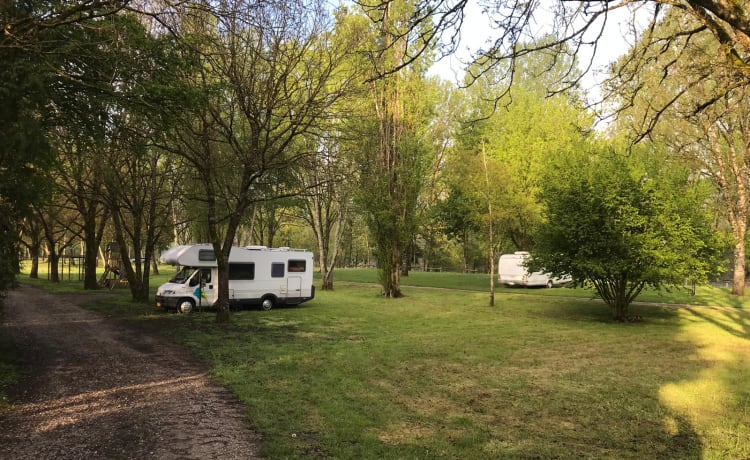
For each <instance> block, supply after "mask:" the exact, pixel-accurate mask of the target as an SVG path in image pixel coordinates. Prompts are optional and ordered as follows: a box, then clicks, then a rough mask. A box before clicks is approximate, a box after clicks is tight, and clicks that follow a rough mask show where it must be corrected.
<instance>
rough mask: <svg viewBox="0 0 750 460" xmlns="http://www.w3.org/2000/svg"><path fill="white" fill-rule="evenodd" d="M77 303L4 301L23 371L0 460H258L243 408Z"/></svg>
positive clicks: (24, 292)
mask: <svg viewBox="0 0 750 460" xmlns="http://www.w3.org/2000/svg"><path fill="white" fill-rule="evenodd" d="M87 298H88V299H89V300H90V297H87ZM76 301H77V298H76V296H72V295H59V294H58V295H52V294H48V293H46V292H44V291H41V290H38V289H34V288H31V287H20V288H18V289H16V290H14V291H13V292H11V293H10V294H9V296H8V298H7V299H6V301H5V302H6V306H5V309H4V311H5V315H4V318H3V319H4V321H3V324H2V328H3V329H4V330H3V331H2V332H1V333H3V334H9V335H10V336H11V337H12V339H13V340H14V341H15V342H16V343H17V344H18V346H19V348H20V352H21V358H22V360H23V363H24V367H23V368H22V372H23V376H22V379H21V383H20V385H18V387H17V388H15V389H12V390H11V394H10V397H11V402H12V403H13V405H12V406H11V407H10V408H8V409H5V410H3V411H0V458H2V459H53V458H54V459H125V458H127V459H130V458H158V459H211V458H221V459H255V458H258V455H257V452H258V446H259V442H260V439H259V436H258V435H257V434H256V433H254V432H253V431H251V430H249V429H248V428H247V427H246V426H245V417H244V413H243V408H242V406H241V405H240V403H239V402H238V401H237V400H236V399H234V398H233V397H232V395H231V394H230V393H229V392H228V391H226V390H225V389H224V388H222V387H220V386H218V385H217V384H216V383H215V382H213V381H212V379H211V378H210V377H209V376H208V375H207V371H206V369H205V368H204V367H203V366H201V365H200V364H198V363H197V362H196V361H195V360H194V359H193V358H192V357H191V356H190V354H189V353H187V352H186V351H185V350H183V349H181V348H180V347H177V346H175V345H172V344H170V343H168V342H166V341H164V340H163V339H160V338H157V337H154V336H152V335H151V334H148V333H147V332H143V331H138V330H135V329H133V328H131V327H127V326H125V325H123V324H118V323H117V322H115V321H112V320H109V319H105V318H103V317H102V316H100V315H98V314H96V313H93V312H90V311H86V310H83V309H81V308H79V307H77V306H76V305H75V303H76Z"/></svg>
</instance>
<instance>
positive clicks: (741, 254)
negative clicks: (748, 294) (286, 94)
mask: <svg viewBox="0 0 750 460" xmlns="http://www.w3.org/2000/svg"><path fill="white" fill-rule="evenodd" d="M735 236H736V237H737V243H736V244H735V245H734V284H733V286H732V295H736V296H743V295H745V238H744V237H745V235H742V238H741V239H740V237H739V235H735Z"/></svg>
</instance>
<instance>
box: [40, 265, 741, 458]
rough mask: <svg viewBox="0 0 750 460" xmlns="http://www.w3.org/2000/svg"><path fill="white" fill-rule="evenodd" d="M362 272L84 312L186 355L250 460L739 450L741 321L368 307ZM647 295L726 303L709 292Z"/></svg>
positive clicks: (536, 307)
mask: <svg viewBox="0 0 750 460" xmlns="http://www.w3.org/2000/svg"><path fill="white" fill-rule="evenodd" d="M167 274H171V271H167ZM166 276H167V275H162V277H166ZM344 279H347V280H350V281H342V280H344ZM375 279H376V275H375V272H373V271H369V270H353V271H348V270H342V271H340V272H339V273H338V274H337V283H336V290H335V291H333V292H322V291H318V293H317V297H316V299H315V300H313V301H311V302H309V303H306V304H303V305H301V306H299V307H294V308H282V309H277V310H273V311H270V312H261V311H253V310H249V311H242V312H236V313H234V314H233V315H232V323H231V324H230V325H223V326H219V325H216V324H215V322H214V316H213V314H212V313H197V314H192V315H178V314H164V313H159V312H154V311H153V310H152V309H150V308H149V307H147V306H135V305H133V304H131V303H129V302H127V291H126V290H115V291H113V293H114V294H113V295H112V296H111V297H102V296H101V295H96V296H95V297H94V298H92V299H95V300H94V301H93V303H92V305H91V307H92V308H96V309H97V310H100V311H103V312H107V313H109V314H112V315H118V316H123V315H125V316H129V317H131V318H136V319H138V320H139V321H144V322H149V324H148V327H149V328H153V329H155V330H160V331H161V332H162V333H163V334H165V335H167V336H169V337H171V338H172V339H173V340H175V341H178V342H180V343H183V344H185V345H187V346H189V347H191V348H192V349H193V350H194V351H195V353H196V354H197V355H199V356H200V357H201V358H202V359H204V360H205V361H206V362H207V363H208V364H209V365H210V366H211V367H212V369H213V372H214V373H215V375H216V376H217V377H218V378H219V379H220V380H221V381H223V382H225V383H226V384H227V385H228V386H230V387H231V388H232V389H233V391H234V392H235V393H236V394H237V396H238V397H239V398H240V399H241V400H242V401H243V403H244V404H245V405H246V407H247V414H248V420H249V423H251V424H252V425H253V426H254V427H255V428H256V429H258V430H259V431H260V432H261V433H262V435H263V449H264V450H263V454H264V455H265V456H267V457H268V458H299V457H328V458H372V459H381V458H394V459H397V458H398V459H401V458H472V459H473V458H618V459H619V458H675V459H686V458H706V459H725V458H737V459H740V458H748V457H750V422H749V420H750V341H748V339H749V338H750V313H748V311H747V310H744V309H737V308H697V307H688V308H679V309H676V308H668V307H664V308H662V307H655V306H644V305H638V306H635V307H634V314H637V315H640V316H642V317H643V318H644V321H643V322H640V323H632V324H611V323H609V322H608V310H607V309H606V308H605V307H604V306H603V305H602V304H601V303H599V302H597V301H592V300H588V297H590V293H589V294H586V292H585V291H581V290H573V289H535V290H524V289H504V288H502V289H500V290H499V291H498V295H497V303H496V306H495V307H489V306H488V302H487V295H486V294H485V293H481V292H466V291H459V290H438V289H425V288H421V287H410V286H406V287H405V288H404V292H405V294H406V297H404V298H402V299H397V300H386V299H382V298H381V297H380V296H379V292H380V289H379V288H378V287H377V286H376V285H370V284H363V283H366V282H369V281H373V280H375ZM483 279H484V281H486V275H462V274H448V273H432V274H424V273H419V274H418V273H416V272H414V273H412V275H411V276H409V277H408V279H405V280H404V281H405V284H421V285H422V286H427V287H452V288H460V289H466V290H468V291H471V290H473V289H480V288H481V283H482V282H483V281H482V280H483ZM158 282H161V280H157V281H155V282H154V287H155V286H156V284H158ZM37 283H41V284H46V283H43V282H37ZM67 285H68V283H63V284H62V285H61V286H59V287H57V289H60V290H65V289H70V288H71V287H70V286H67ZM76 289H77V288H76ZM582 294H583V295H582ZM649 295H650V296H653V299H651V298H649V299H648V300H652V301H658V302H667V301H672V302H678V303H683V304H686V303H695V302H705V303H707V304H711V305H725V306H731V305H735V302H732V299H731V297H729V296H728V295H727V294H726V293H725V292H724V291H722V290H718V289H712V288H706V289H705V290H699V291H698V295H696V296H690V295H689V293H688V292H686V291H685V292H682V290H679V291H673V292H671V293H666V294H658V293H651V294H649ZM685 299H688V300H690V299H692V300H693V302H687V301H685Z"/></svg>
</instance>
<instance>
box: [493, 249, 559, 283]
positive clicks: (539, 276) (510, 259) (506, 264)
mask: <svg viewBox="0 0 750 460" xmlns="http://www.w3.org/2000/svg"><path fill="white" fill-rule="evenodd" d="M529 256H530V254H529V253H528V252H524V251H518V252H514V253H513V254H503V255H501V256H500V260H499V261H498V263H497V279H498V281H499V282H500V283H501V284H504V285H506V286H527V287H532V286H539V287H541V286H546V287H553V286H557V285H560V284H565V283H569V282H570V281H571V280H572V278H571V277H570V276H565V277H562V278H553V277H551V276H550V275H548V274H546V273H542V272H533V273H529V272H528V271H527V270H526V267H524V265H523V264H524V262H525V261H526V259H528V258H529Z"/></svg>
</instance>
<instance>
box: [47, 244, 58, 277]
mask: <svg viewBox="0 0 750 460" xmlns="http://www.w3.org/2000/svg"><path fill="white" fill-rule="evenodd" d="M47 260H48V263H49V280H50V281H52V282H53V283H59V282H60V267H59V266H60V255H59V254H58V253H57V250H56V249H55V247H54V246H51V247H50V248H49V257H48V259H47Z"/></svg>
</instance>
